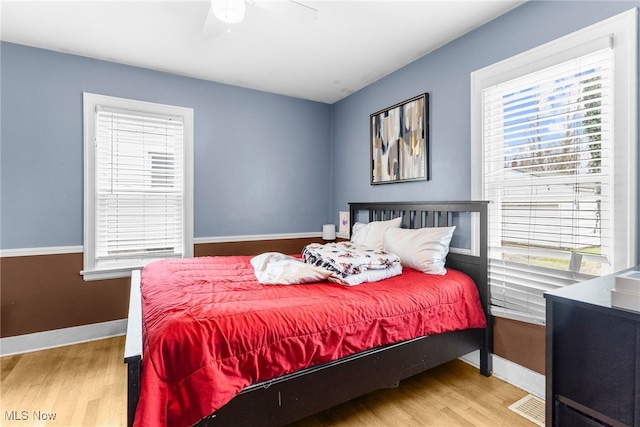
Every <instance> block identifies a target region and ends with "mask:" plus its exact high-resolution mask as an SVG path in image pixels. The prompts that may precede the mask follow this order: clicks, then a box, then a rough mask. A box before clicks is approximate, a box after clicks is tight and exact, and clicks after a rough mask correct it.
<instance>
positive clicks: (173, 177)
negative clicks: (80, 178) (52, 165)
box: [95, 106, 184, 267]
mask: <svg viewBox="0 0 640 427" xmlns="http://www.w3.org/2000/svg"><path fill="white" fill-rule="evenodd" d="M95 143H96V156H95V162H96V165H95V166H96V182H95V187H96V212H95V215H96V227H95V234H96V235H95V238H96V249H95V257H96V265H98V266H99V267H105V265H107V266H108V265H110V264H118V265H123V264H124V265H127V264H132V265H133V264H138V265H139V264H140V263H141V262H144V261H145V260H148V259H149V258H165V257H173V256H176V257H179V256H182V255H183V254H182V252H183V247H184V245H183V222H184V211H183V200H184V182H183V177H184V171H183V165H184V161H183V156H184V152H183V123H182V121H181V118H179V117H169V116H161V115H153V114H147V113H138V112H131V111H126V110H118V109H112V108H106V107H100V106H98V107H97V108H96V141H95Z"/></svg>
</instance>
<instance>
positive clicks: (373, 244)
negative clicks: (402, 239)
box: [351, 217, 402, 251]
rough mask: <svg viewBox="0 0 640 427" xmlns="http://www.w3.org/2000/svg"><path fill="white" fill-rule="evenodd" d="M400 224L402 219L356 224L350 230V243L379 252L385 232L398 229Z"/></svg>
mask: <svg viewBox="0 0 640 427" xmlns="http://www.w3.org/2000/svg"><path fill="white" fill-rule="evenodd" d="M401 222H402V217H398V218H394V219H390V220H389V221H373V222H370V223H368V224H363V223H361V222H356V223H355V224H353V228H352V229H351V233H352V234H351V243H355V244H358V245H363V246H366V247H368V248H372V249H375V250H379V251H381V250H382V246H383V239H384V234H385V232H386V231H387V230H388V229H390V228H398V227H400V223H401Z"/></svg>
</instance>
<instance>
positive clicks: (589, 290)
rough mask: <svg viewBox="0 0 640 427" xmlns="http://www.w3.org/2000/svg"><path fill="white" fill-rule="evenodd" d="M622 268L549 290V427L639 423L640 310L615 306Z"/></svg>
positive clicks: (547, 380)
mask: <svg viewBox="0 0 640 427" xmlns="http://www.w3.org/2000/svg"><path fill="white" fill-rule="evenodd" d="M634 269H635V270H640V266H637V267H634V268H632V269H629V270H634ZM625 271H628V270H625ZM620 273H621V272H619V273H615V274H612V275H609V276H603V277H599V278H596V279H593V280H589V281H586V282H582V283H578V284H575V285H572V286H568V287H566V288H562V289H558V290H556V291H553V292H549V293H546V294H545V298H546V305H547V314H546V316H547V325H546V426H547V427H550V426H559V427H571V426H602V425H605V426H606V425H611V426H636V427H640V356H639V354H640V312H636V311H630V310H623V309H619V308H615V307H611V293H610V291H611V289H612V288H613V286H614V283H615V276H616V275H618V274H620Z"/></svg>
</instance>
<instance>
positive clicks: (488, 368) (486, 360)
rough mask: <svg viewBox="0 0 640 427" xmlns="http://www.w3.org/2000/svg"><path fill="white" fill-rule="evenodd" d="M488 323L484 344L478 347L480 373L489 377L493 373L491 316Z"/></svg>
mask: <svg viewBox="0 0 640 427" xmlns="http://www.w3.org/2000/svg"><path fill="white" fill-rule="evenodd" d="M488 322H489V324H488V325H487V329H486V330H485V333H484V345H483V346H482V348H481V349H480V373H481V374H482V375H484V376H485V377H490V376H491V374H493V358H492V357H491V352H492V351H493V327H492V326H493V318H492V317H491V316H489V321H488Z"/></svg>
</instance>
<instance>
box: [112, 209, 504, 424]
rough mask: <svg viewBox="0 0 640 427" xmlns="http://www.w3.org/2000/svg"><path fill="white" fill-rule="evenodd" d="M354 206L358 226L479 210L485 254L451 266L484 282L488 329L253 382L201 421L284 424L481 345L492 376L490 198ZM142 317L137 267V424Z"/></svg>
mask: <svg viewBox="0 0 640 427" xmlns="http://www.w3.org/2000/svg"><path fill="white" fill-rule="evenodd" d="M349 210H350V215H351V216H350V218H351V223H352V225H353V223H354V222H355V219H357V218H358V216H357V215H358V214H359V213H361V212H363V211H365V212H368V220H369V221H381V220H388V219H392V218H396V217H398V216H402V218H403V219H402V227H403V228H421V227H434V226H440V227H444V226H448V225H452V219H453V217H454V215H455V214H456V213H467V212H470V213H474V214H473V215H475V218H473V221H475V223H476V224H478V227H477V228H472V230H474V233H475V235H476V237H477V238H478V239H479V240H478V245H477V246H478V252H479V253H478V254H472V253H471V251H468V252H469V253H460V252H458V251H454V250H453V249H452V251H450V253H449V255H448V256H447V266H448V267H451V268H453V269H456V270H459V271H463V272H465V273H466V274H468V275H469V276H471V278H472V279H473V280H474V281H475V283H476V284H477V286H478V290H479V292H480V299H481V302H482V306H483V309H484V311H485V314H486V316H487V323H488V326H487V328H484V329H468V330H462V331H453V332H447V333H444V334H438V335H430V336H425V337H420V338H416V339H413V340H409V341H405V342H402V343H398V344H392V345H387V346H383V347H379V348H375V349H372V350H368V351H365V352H362V353H358V354H355V355H353V356H349V357H346V358H343V359H340V360H337V361H335V362H330V363H326V364H323V365H320V366H316V367H312V368H308V369H305V370H302V371H300V372H296V373H293V374H289V375H286V376H283V377H281V378H277V379H274V380H271V381H268V382H263V383H260V384H255V385H252V386H249V387H247V388H246V389H245V390H243V391H242V392H241V393H240V394H238V395H237V396H236V397H234V398H233V399H232V400H231V401H230V402H228V403H227V404H226V405H225V406H223V407H222V408H220V409H219V410H218V411H216V412H215V413H214V414H211V415H209V416H208V417H206V418H204V419H203V420H201V421H200V422H199V423H198V424H196V425H198V426H230V427H241V426H251V427H258V426H265V427H267V426H268V427H276V426H284V425H286V424H289V423H292V422H294V421H297V420H300V419H302V418H305V417H307V416H309V415H313V414H315V413H318V412H320V411H323V410H325V409H328V408H330V407H332V406H335V405H338V404H340V403H344V402H346V401H348V400H351V399H353V398H355V397H359V396H362V395H364V394H366V393H369V392H371V391H374V390H378V389H381V388H389V387H394V386H397V385H398V383H399V381H400V380H403V379H405V378H408V377H410V376H412V375H415V374H418V373H420V372H423V371H425V370H428V369H431V368H433V367H436V366H438V365H441V364H443V363H446V362H449V361H451V360H454V359H457V358H459V357H460V356H463V355H465V354H467V353H470V352H472V351H474V350H480V373H482V374H483V375H485V376H490V375H491V371H492V363H491V357H490V356H491V351H492V342H493V337H492V330H491V324H492V321H491V317H490V314H489V305H488V304H489V291H488V278H487V202H483V201H462V202H457V201H456V202H382V203H350V204H349ZM365 215H366V214H365ZM476 219H477V220H476ZM360 221H361V222H366V221H363V220H360ZM456 231H458V230H456ZM141 320H142V317H141V305H140V274H139V271H136V272H134V274H133V275H132V282H131V299H130V302H129V321H128V325H127V338H126V344H125V355H124V361H125V363H126V364H127V367H128V396H127V399H128V402H127V423H128V425H129V426H131V425H132V424H133V418H134V415H135V409H136V406H137V403H138V399H139V396H140V370H141V366H142V363H143V362H144V359H143V357H142V348H143V346H142V322H141Z"/></svg>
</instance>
